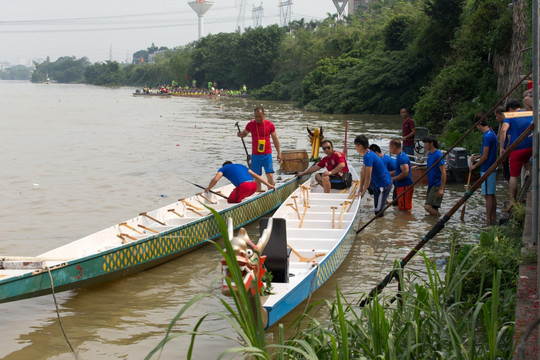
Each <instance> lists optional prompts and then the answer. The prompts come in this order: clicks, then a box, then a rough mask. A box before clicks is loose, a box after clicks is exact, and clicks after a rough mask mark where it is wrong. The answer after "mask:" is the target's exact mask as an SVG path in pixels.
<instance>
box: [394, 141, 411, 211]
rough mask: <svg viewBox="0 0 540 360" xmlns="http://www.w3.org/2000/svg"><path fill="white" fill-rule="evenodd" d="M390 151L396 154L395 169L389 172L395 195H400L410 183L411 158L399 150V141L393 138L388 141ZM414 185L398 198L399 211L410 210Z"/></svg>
mask: <svg viewBox="0 0 540 360" xmlns="http://www.w3.org/2000/svg"><path fill="white" fill-rule="evenodd" d="M389 148H390V153H392V154H394V155H396V170H395V171H393V172H391V173H390V175H392V182H393V183H394V188H395V189H396V194H397V196H400V195H401V194H402V193H403V192H405V190H406V189H407V188H408V187H409V186H410V185H412V183H413V182H412V168H411V160H409V157H408V156H407V154H405V152H403V151H402V150H401V141H399V140H398V139H394V140H391V141H390V145H389ZM413 192H414V187H412V188H410V189H409V190H408V191H407V192H406V193H405V195H403V196H401V197H400V198H399V200H398V207H399V210H401V211H406V210H412V198H413Z"/></svg>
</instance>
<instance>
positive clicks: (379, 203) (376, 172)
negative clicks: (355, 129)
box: [354, 135, 392, 216]
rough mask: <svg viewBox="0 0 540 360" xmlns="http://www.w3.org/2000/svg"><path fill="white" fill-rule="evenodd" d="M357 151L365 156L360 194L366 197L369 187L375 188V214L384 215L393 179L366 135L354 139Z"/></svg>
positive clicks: (361, 173)
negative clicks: (370, 148)
mask: <svg viewBox="0 0 540 360" xmlns="http://www.w3.org/2000/svg"><path fill="white" fill-rule="evenodd" d="M354 146H355V147H356V152H358V153H359V154H360V155H362V156H363V157H364V166H362V171H361V172H360V190H359V191H360V196H361V197H364V195H365V194H366V191H368V188H371V189H372V190H373V200H374V201H373V203H374V204H373V205H374V210H375V215H377V216H383V212H382V210H383V209H384V207H385V205H386V199H387V198H388V194H390V190H391V189H392V179H391V178H390V173H389V172H388V170H387V169H386V166H385V165H384V162H383V161H382V159H381V158H380V157H379V156H377V154H375V153H374V152H373V151H371V150H369V141H368V139H367V138H366V137H365V136H364V135H358V136H357V137H356V138H355V139H354Z"/></svg>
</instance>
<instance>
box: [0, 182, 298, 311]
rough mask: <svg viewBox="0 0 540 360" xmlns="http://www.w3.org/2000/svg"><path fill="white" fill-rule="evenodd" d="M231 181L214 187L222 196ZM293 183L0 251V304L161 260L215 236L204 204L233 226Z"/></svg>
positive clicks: (279, 198)
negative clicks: (46, 246)
mask: <svg viewBox="0 0 540 360" xmlns="http://www.w3.org/2000/svg"><path fill="white" fill-rule="evenodd" d="M233 188H234V186H233V185H232V184H229V185H226V186H224V187H222V188H219V189H217V190H216V192H217V191H219V192H221V193H222V194H224V195H228V194H229V193H230V192H231V191H232V190H233ZM296 188H297V180H296V178H295V177H294V176H291V175H289V176H287V175H280V176H279V177H277V181H276V190H275V191H267V192H263V193H260V194H257V193H256V194H254V195H252V196H251V197H248V198H246V199H244V200H243V201H242V202H241V203H239V204H228V203H227V201H226V200H225V199H224V198H222V197H218V196H216V195H214V194H210V195H204V194H198V195H195V196H192V197H190V198H187V199H180V200H178V201H177V202H175V203H172V204H170V205H167V206H164V207H162V208H159V209H156V210H154V211H151V212H148V213H141V214H139V215H138V216H136V217H134V218H132V219H129V220H127V221H125V222H122V223H119V224H116V225H113V226H111V227H109V228H106V229H104V230H101V231H99V232H96V233H94V234H91V235H89V236H86V237H84V238H81V239H79V240H76V241H73V242H71V243H68V244H66V245H64V246H61V247H58V248H56V249H53V250H51V251H48V252H46V253H43V254H41V255H38V256H36V257H14V256H0V303H2V302H8V301H14V300H19V299H25V298H30V297H34V296H40V295H44V294H48V293H50V292H51V282H52V284H53V285H52V286H54V290H55V292H57V291H64V290H69V289H74V288H79V287H83V286H87V285H91V284H96V283H100V282H103V281H108V280H112V279H115V278H120V277H124V276H127V275H129V274H132V273H136V272H139V271H142V270H145V269H148V268H150V267H154V266H156V265H159V264H162V263H164V262H166V261H169V260H171V259H173V258H176V257H178V256H180V255H182V254H184V253H186V252H188V251H191V250H194V249H195V248H197V247H198V246H200V245H203V244H204V243H206V241H207V240H208V239H215V238H218V237H219V236H220V231H219V228H218V225H217V222H216V220H215V218H214V217H213V216H212V214H211V213H210V211H208V210H207V209H206V208H204V207H203V206H202V205H201V203H204V204H206V205H208V206H211V207H212V208H214V209H216V210H217V211H218V212H219V213H220V214H221V215H222V216H224V217H227V218H229V217H230V218H233V219H234V222H235V224H237V226H238V227H240V226H242V225H245V224H247V223H250V222H252V221H254V220H256V219H257V218H259V217H261V216H263V215H265V214H267V213H269V212H270V211H272V210H275V209H276V208H277V207H278V206H280V205H281V203H282V202H283V201H284V200H285V199H286V198H287V197H288V196H289V195H290V194H291V193H292V192H293V191H294V190H295V189H296Z"/></svg>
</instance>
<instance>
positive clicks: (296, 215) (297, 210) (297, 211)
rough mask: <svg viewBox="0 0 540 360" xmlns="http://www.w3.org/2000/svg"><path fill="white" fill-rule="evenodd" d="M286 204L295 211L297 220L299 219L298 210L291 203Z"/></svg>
mask: <svg viewBox="0 0 540 360" xmlns="http://www.w3.org/2000/svg"><path fill="white" fill-rule="evenodd" d="M287 206H290V207H291V208H292V209H293V210H294V211H295V212H296V216H298V220H300V212H299V211H298V209H297V208H295V207H294V205H293V204H287Z"/></svg>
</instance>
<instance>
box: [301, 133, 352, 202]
mask: <svg viewBox="0 0 540 360" xmlns="http://www.w3.org/2000/svg"><path fill="white" fill-rule="evenodd" d="M321 145H322V148H323V151H324V153H325V155H326V156H325V157H324V158H323V159H322V160H321V161H319V162H318V163H317V164H315V165H313V166H311V167H310V168H309V169H306V170H304V171H302V172H298V173H296V175H297V176H302V175H306V174H311V173H314V172H315V171H318V170H319V169H323V168H326V171H324V172H322V173H318V174H317V175H315V180H317V182H318V183H319V184H321V185H322V187H323V189H324V192H325V193H329V192H330V189H345V188H346V187H347V185H346V184H345V182H344V181H343V180H342V176H343V174H344V173H347V172H349V168H348V167H347V160H345V155H343V153H340V152H339V151H335V150H334V145H332V142H331V141H330V140H324V141H323V142H322V144H321Z"/></svg>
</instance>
